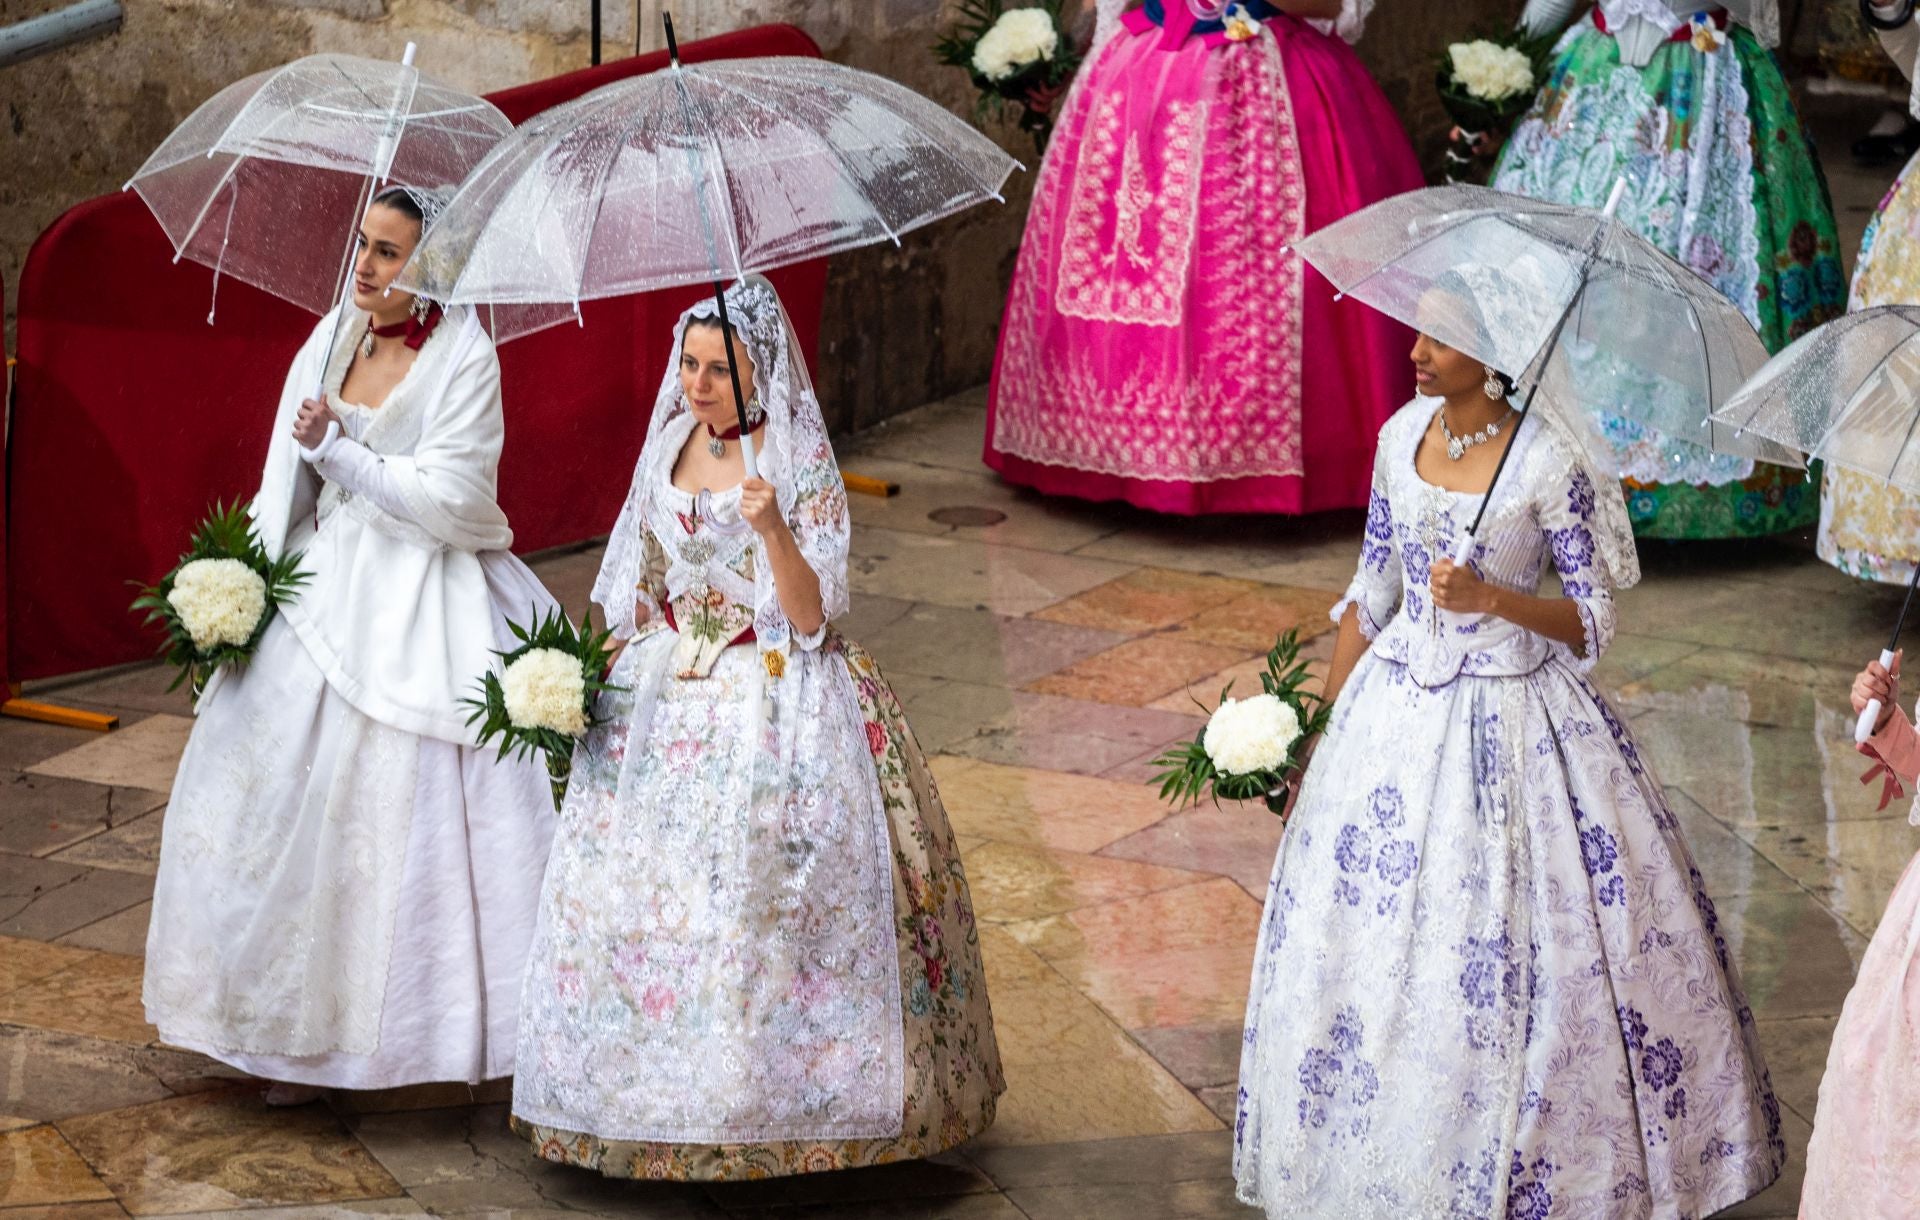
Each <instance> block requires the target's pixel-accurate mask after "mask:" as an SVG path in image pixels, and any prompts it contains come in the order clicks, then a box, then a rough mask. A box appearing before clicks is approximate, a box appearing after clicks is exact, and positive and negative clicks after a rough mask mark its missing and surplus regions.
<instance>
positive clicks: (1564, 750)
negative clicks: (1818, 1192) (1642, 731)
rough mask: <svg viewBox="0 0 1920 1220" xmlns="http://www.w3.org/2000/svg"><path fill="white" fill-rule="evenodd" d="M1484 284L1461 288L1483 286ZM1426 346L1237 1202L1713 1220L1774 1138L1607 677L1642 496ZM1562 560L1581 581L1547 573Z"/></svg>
mask: <svg viewBox="0 0 1920 1220" xmlns="http://www.w3.org/2000/svg"><path fill="white" fill-rule="evenodd" d="M1498 275H1499V273H1496V272H1492V271H1491V270H1489V269H1485V268H1476V269H1473V271H1472V272H1471V273H1470V278H1469V277H1463V279H1466V280H1467V282H1469V283H1473V284H1475V290H1474V291H1473V293H1472V298H1473V299H1477V300H1478V301H1480V302H1485V301H1486V300H1488V299H1490V298H1492V299H1497V297H1496V295H1495V293H1494V292H1493V291H1491V289H1492V288H1494V287H1497V279H1498ZM1480 309H1481V311H1482V312H1481V320H1482V324H1483V325H1485V322H1486V321H1489V320H1491V321H1494V322H1495V323H1496V324H1495V325H1493V326H1488V327H1486V329H1487V330H1488V331H1489V332H1490V333H1493V334H1499V333H1503V330H1504V328H1503V327H1501V326H1499V325H1498V324H1497V321H1498V320H1497V319H1486V316H1485V312H1484V311H1485V307H1484V305H1482V306H1480ZM1525 324H1528V325H1530V324H1531V320H1530V319H1527V320H1525ZM1522 329H1524V326H1523V327H1522ZM1413 360H1414V367H1415V376H1416V381H1417V383H1418V385H1419V388H1420V391H1421V393H1422V395H1424V396H1423V397H1420V398H1416V399H1415V400H1414V401H1413V402H1412V403H1411V404H1410V405H1408V406H1407V407H1405V408H1404V409H1402V410H1401V411H1400V413H1399V414H1397V415H1395V416H1394V417H1393V419H1392V420H1390V421H1389V422H1388V423H1387V425H1386V427H1385V428H1384V429H1382V430H1381V433H1380V445H1379V450H1378V456H1377V458H1376V460H1375V467H1374V476H1373V479H1374V482H1373V502H1372V505H1371V507H1370V509H1369V512H1368V518H1367V524H1366V532H1365V537H1364V538H1363V540H1362V545H1361V556H1360V566H1359V571H1358V573H1357V574H1356V576H1355V578H1354V581H1353V584H1352V586H1351V587H1350V589H1349V590H1348V593H1347V597H1346V599H1345V600H1343V601H1342V602H1341V603H1340V604H1339V605H1338V606H1337V607H1336V608H1335V610H1334V617H1335V619H1336V620H1337V621H1338V622H1339V624H1340V634H1339V638H1338V642H1337V644H1336V646H1335V651H1334V657H1333V662H1332V665H1331V667H1330V672H1329V675H1328V679H1327V689H1328V691H1329V693H1330V694H1331V695H1333V696H1334V697H1335V698H1336V702H1335V704H1334V707H1333V719H1332V723H1331V725H1330V726H1329V728H1328V730H1327V733H1326V736H1325V738H1324V739H1323V741H1322V742H1321V743H1320V746H1319V749H1318V750H1317V752H1316V753H1315V755H1314V757H1313V761H1312V764H1311V766H1310V767H1309V768H1308V770H1307V773H1306V776H1305V778H1304V780H1303V782H1302V784H1301V787H1300V790H1299V800H1298V805H1297V808H1296V810H1295V812H1294V815H1293V817H1292V820H1291V821H1290V823H1289V825H1288V827H1287V833H1286V837H1285V838H1284V840H1283V841H1282V842H1281V844H1280V850H1279V853H1278V856H1277V858H1276V859H1275V861H1274V870H1273V878H1272V881H1271V883H1270V885H1269V888H1268V891H1267V902H1266V912H1265V916H1264V919H1263V923H1262V930H1261V936H1260V941H1259V944H1258V947H1257V957H1256V961H1255V965H1254V976H1253V984H1252V993H1251V996H1250V998H1249V1000H1248V1005H1247V1023H1246V1037H1245V1043H1244V1047H1245V1049H1244V1053H1243V1056H1242V1060H1241V1067H1240V1094H1239V1099H1240V1100H1239V1114H1238V1122H1237V1123H1236V1128H1235V1139H1236V1143H1235V1154H1234V1162H1235V1173H1236V1176H1237V1178H1238V1180H1239V1188H1240V1197H1241V1198H1242V1199H1243V1200H1245V1201H1246V1202H1248V1203H1254V1204H1258V1205H1260V1206H1261V1207H1263V1208H1264V1209H1265V1210H1266V1213H1267V1214H1268V1215H1269V1216H1273V1217H1283V1216H1284V1217H1293V1216H1335V1215H1338V1216H1350V1217H1381V1218H1382V1220H1385V1218H1387V1217H1393V1218H1395V1220H1399V1218H1403V1217H1416V1216H1417V1217H1422V1218H1425V1217H1449V1218H1453V1220H1469V1218H1487V1220H1547V1217H1549V1216H1556V1217H1557V1216H1579V1217H1584V1218H1587V1220H1647V1218H1649V1217H1683V1216H1684V1217H1704V1216H1707V1215H1709V1214H1711V1213H1713V1212H1716V1211H1719V1210H1720V1209H1722V1208H1726V1207H1730V1206H1732V1205H1733V1204H1735V1203H1738V1202H1739V1201H1740V1200H1742V1199H1744V1198H1747V1197H1748V1196H1750V1195H1752V1194H1755V1193H1757V1192H1758V1191H1760V1190H1761V1189H1763V1188H1764V1187H1765V1186H1766V1185H1767V1184H1768V1183H1770V1182H1771V1181H1773V1180H1774V1178H1775V1177H1776V1176H1777V1175H1778V1174H1779V1172H1780V1167H1781V1165H1782V1164H1783V1162H1784V1161H1785V1158H1786V1148H1785V1145H1784V1143H1783V1142H1782V1138H1781V1131H1780V1109H1779V1106H1778V1104H1777V1103H1776V1101H1775V1099H1774V1095H1773V1091H1772V1088H1771V1086H1770V1085H1769V1083H1768V1079H1767V1074H1766V1069H1765V1067H1764V1065H1763V1064H1762V1062H1761V1057H1760V1051H1759V1046H1758V1043H1757V1040H1756V1035H1755V1028H1754V1023H1753V1016H1752V1013H1751V1012H1750V1011H1749V1010H1748V1007H1747V1003H1746V1000H1745V998H1744V996H1743V995H1742V993H1741V989H1740V983H1739V979H1738V975H1737V973H1736V971H1735V969H1734V966H1733V963H1732V962H1731V961H1730V960H1729V957H1728V952H1727V945H1726V941H1725V939H1724V938H1723V937H1722V935H1721V932H1720V930H1719V926H1718V919H1717V917H1716V915H1715V912H1714V907H1713V903H1712V901H1711V900H1710V899H1709V898H1708V897H1707V895H1706V893H1705V891H1704V889H1703V888H1702V883H1701V877H1700V873H1699V872H1698V871H1697V870H1696V869H1695V868H1694V866H1693V862H1692V859H1691V857H1690V855H1689V853H1688V850H1687V846H1686V843H1685V842H1684V840H1683V839H1682V837H1681V834H1680V827H1679V823H1678V821H1677V819H1676V818H1675V817H1674V814H1673V812H1672V810H1671V809H1670V808H1669V807H1668V806H1667V803H1666V799H1665V797H1664V795H1663V792H1662V789H1661V787H1660V783H1659V780H1658V779H1657V778H1656V777H1655V776H1654V775H1653V774H1652V772H1651V770H1650V769H1649V767H1648V766H1647V763H1646V761H1645V760H1644V759H1643V758H1642V757H1641V755H1640V753H1639V750H1638V749H1637V748H1636V746H1635V744H1634V741H1633V737H1632V735H1631V734H1630V733H1629V731H1628V729H1627V727H1626V725H1625V723H1624V722H1623V721H1622V720H1621V718H1620V717H1619V716H1618V715H1617V714H1616V713H1615V712H1614V711H1613V709H1612V708H1610V707H1609V706H1608V704H1607V701H1606V699H1605V697H1604V696H1602V695H1601V694H1600V692H1599V691H1598V690H1597V689H1596V688H1595V687H1594V685H1593V683H1592V682H1591V681H1590V679H1589V677H1588V674H1589V673H1590V671H1591V670H1592V668H1593V666H1594V664H1595V663H1596V662H1597V661H1598V660H1599V658H1600V656H1601V654H1602V653H1603V652H1605V650H1606V647H1607V644H1608V643H1609V641H1611V640H1612V638H1613V634H1614V625H1615V609H1614V601H1613V593H1614V590H1615V589H1617V588H1624V587H1626V586H1628V585H1631V584H1633V583H1634V582H1635V581H1636V580H1637V579H1638V577H1639V563H1638V559H1637V558H1636V556H1635V553H1634V547H1633V536H1632V531H1631V528H1630V526H1629V525H1628V522H1627V514H1626V508H1625V505H1624V503H1623V501H1622V497H1621V495H1620V493H1619V492H1618V491H1617V490H1616V486H1617V485H1616V484H1615V483H1614V482H1613V481H1612V480H1611V479H1607V478H1603V477H1602V475H1601V473H1600V469H1599V468H1598V467H1596V466H1595V464H1594V463H1593V462H1592V460H1591V459H1590V458H1589V456H1588V453H1589V450H1588V448H1587V447H1586V444H1585V441H1584V438H1583V437H1582V436H1581V435H1580V433H1579V432H1578V431H1577V425H1576V424H1570V423H1567V422H1563V421H1562V420H1561V418H1560V417H1559V416H1558V415H1557V414H1556V410H1555V407H1554V406H1553V405H1552V404H1551V403H1543V404H1540V405H1536V406H1534V407H1533V409H1532V410H1531V412H1530V413H1529V416H1528V418H1527V420H1526V422H1525V423H1524V425H1522V426H1520V427H1519V428H1518V429H1517V430H1515V429H1513V428H1510V427H1506V426H1505V425H1506V424H1510V423H1512V422H1513V421H1512V419H1511V418H1510V416H1509V409H1510V408H1509V404H1508V403H1507V402H1506V401H1505V394H1506V391H1507V390H1508V389H1510V388H1511V383H1509V382H1506V381H1505V380H1504V379H1503V378H1501V377H1500V376H1499V374H1498V373H1497V372H1496V371H1495V370H1492V369H1488V368H1485V367H1483V366H1482V365H1481V364H1480V363H1479V362H1478V361H1476V360H1473V359H1471V358H1470V357H1467V356H1466V355H1465V354H1463V353H1461V352H1458V351H1454V350H1452V349H1449V348H1446V347H1444V346H1442V345H1440V344H1439V343H1437V342H1435V341H1434V340H1432V339H1431V338H1428V337H1426V336H1422V337H1421V338H1420V339H1419V341H1418V342H1417V343H1416V345H1415V347H1414V349H1413ZM1496 425H1497V426H1499V431H1498V432H1497V434H1490V433H1489V432H1488V429H1489V428H1492V427H1494V426H1496ZM1456 437H1457V438H1461V439H1460V441H1459V442H1457V446H1458V447H1457V450H1455V449H1450V447H1449V441H1450V440H1452V439H1453V438H1456ZM1594 442H1595V444H1596V445H1597V444H1598V443H1599V438H1597V437H1596V438H1594ZM1503 444H1510V445H1511V446H1512V447H1513V452H1512V454H1511V456H1510V458H1509V460H1508V463H1507V467H1506V470H1505V472H1504V474H1503V475H1502V476H1501V481H1500V484H1499V488H1498V490H1497V491H1496V492H1495V493H1494V499H1493V502H1492V505H1491V508H1490V511H1489V512H1488V514H1487V520H1486V523H1485V524H1484V525H1483V527H1482V529H1481V530H1480V533H1479V535H1478V538H1479V541H1477V542H1476V543H1475V547H1474V551H1473V553H1472V555H1471V556H1470V562H1469V564H1468V566H1466V567H1458V566H1455V565H1454V564H1453V563H1452V562H1451V561H1450V560H1448V559H1446V558H1445V556H1447V555H1450V554H1452V553H1453V549H1454V542H1455V539H1456V538H1458V537H1459V536H1460V534H1461V532H1462V530H1463V528H1464V527H1465V525H1466V524H1467V523H1468V522H1469V521H1471V519H1472V515H1473V513H1474V512H1475V510H1476V509H1477V508H1478V507H1479V503H1480V500H1481V497H1482V496H1483V495H1484V494H1485V493H1486V489H1487V486H1488V484H1489V481H1490V478H1491V476H1492V474H1493V469H1494V466H1495V463H1496V462H1497V461H1498V460H1499V457H1500V453H1499V450H1500V448H1501V445H1503ZM1456 451H1457V454H1458V456H1454V454H1455V452H1456ZM1549 566H1551V567H1552V569H1553V570H1554V571H1555V572H1556V573H1557V575H1558V577H1559V582H1560V588H1561V590H1562V591H1563V593H1564V596H1561V597H1541V596H1539V595H1538V594H1537V592H1536V590H1537V588H1538V586H1539V583H1540V580H1541V577H1542V576H1543V575H1544V574H1545V572H1546V570H1547V568H1548V567H1549Z"/></svg>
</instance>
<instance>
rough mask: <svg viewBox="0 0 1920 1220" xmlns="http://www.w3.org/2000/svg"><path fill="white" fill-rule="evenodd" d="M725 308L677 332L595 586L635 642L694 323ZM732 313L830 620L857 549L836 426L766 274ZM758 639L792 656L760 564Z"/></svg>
mask: <svg viewBox="0 0 1920 1220" xmlns="http://www.w3.org/2000/svg"><path fill="white" fill-rule="evenodd" d="M719 312H720V311H719V307H718V305H717V304H716V303H715V301H714V300H713V298H711V297H708V298H705V299H703V300H702V301H701V302H700V303H699V304H698V305H695V306H694V307H693V308H692V309H689V310H688V311H687V312H685V313H683V314H681V315H680V320H679V321H678V322H677V323H676V324H675V325H674V328H673V350H672V352H671V353H670V355H669V357H668V360H667V369H666V373H665V375H664V376H663V377H662V379H661V382H660V392H659V394H658V395H657V396H656V397H655V399H654V405H653V418H652V419H651V420H650V421H649V422H648V424H647V440H646V444H645V446H644V447H643V448H642V449H641V451H640V460H639V462H638V463H637V464H636V465H635V467H634V472H633V483H632V485H631V486H630V487H629V488H628V489H627V499H626V503H625V505H623V506H622V507H621V509H620V516H619V519H618V520H617V521H616V522H615V523H614V527H613V533H612V535H611V536H610V537H609V538H608V540H607V551H606V556H605V558H604V559H602V561H601V563H600V574H599V576H598V577H597V578H596V579H595V580H594V582H593V600H594V602H595V603H597V604H598V605H599V606H600V608H601V609H602V610H603V611H604V612H605V614H606V619H607V626H608V627H610V628H612V629H613V631H614V633H615V634H616V635H617V636H618V637H620V638H622V639H625V638H627V637H629V636H631V635H632V634H633V632H634V630H635V627H636V623H635V621H634V606H635V601H636V597H635V593H636V590H637V588H638V586H639V584H640V580H641V577H642V575H643V574H644V573H645V570H646V545H645V529H646V522H647V520H648V517H649V514H648V511H647V510H648V508H649V507H650V503H651V498H652V497H653V496H654V495H655V494H656V492H657V491H658V490H659V489H661V488H664V487H666V486H667V485H668V484H669V482H670V481H671V479H672V477H673V467H674V463H675V462H676V461H677V460H678V458H679V456H680V447H681V446H680V443H679V442H681V441H683V439H684V438H683V432H684V429H682V428H675V427H673V426H672V425H673V424H674V423H675V421H677V420H679V419H680V418H681V417H683V416H685V415H686V414H687V411H688V407H687V401H686V398H685V396H684V395H683V394H682V393H681V390H680V350H681V346H682V344H683V343H684V342H685V339H686V333H687V326H688V324H689V323H691V322H693V321H694V320H695V319H715V320H717V319H718V317H719ZM727 312H728V314H729V316H730V317H731V319H732V321H733V325H734V330H735V336H736V342H738V343H741V344H744V345H745V348H746V352H747V355H748V356H749V357H750V358H751V359H752V361H753V368H754V386H755V393H756V395H757V396H758V398H759V400H760V407H761V409H762V410H763V411H765V412H766V426H765V427H764V428H762V429H761V432H760V438H759V440H760V448H759V450H758V452H757V454H756V456H757V458H758V460H759V466H760V477H761V478H763V479H765V480H766V481H767V482H769V483H771V484H773V486H774V488H775V492H776V495H777V497H778V499H779V503H780V510H781V514H782V515H783V516H784V517H785V518H786V520H787V523H788V525H789V526H790V527H792V529H793V531H794V537H795V539H796V540H797V541H798V543H799V545H800V550H801V553H802V554H803V555H805V556H806V559H807V562H808V564H809V565H810V566H811V567H812V568H813V570H814V574H815V575H816V576H817V577H818V578H819V580H820V600H821V604H822V606H823V607H824V609H825V611H826V617H827V618H828V619H833V618H835V617H837V616H839V615H842V614H845V613H846V611H847V546H848V540H849V532H850V528H849V523H848V518H847V500H846V489H845V487H844V485H843V484H842V483H841V481H840V469H839V466H838V465H837V464H836V463H835V461H834V458H833V447H832V445H831V444H829V442H828V440H827V424H826V420H825V418H824V417H823V416H822V415H821V413H820V400H819V399H818V398H817V397H816V396H815V395H814V390H813V379H812V377H811V376H809V375H808V372H807V366H806V360H805V359H804V357H802V356H801V354H800V346H799V340H798V339H797V337H796V336H795V334H794V330H793V321H792V319H791V318H789V317H788V316H787V311H786V307H785V306H784V305H782V304H781V302H780V295H779V293H777V292H776V291H774V287H773V285H772V284H771V283H769V282H768V281H767V280H766V279H765V278H764V277H762V276H758V275H753V276H748V277H747V278H746V279H744V280H741V281H740V282H739V283H737V284H735V285H734V286H733V287H731V288H729V289H727ZM754 632H755V634H756V635H757V636H758V637H759V641H760V648H761V650H762V651H776V650H784V649H785V648H786V647H787V646H788V645H789V643H791V642H792V640H793V628H792V625H791V624H790V623H788V621H787V616H786V613H785V611H783V610H782V609H781V607H780V598H779V596H778V594H777V592H776V591H775V589H774V583H773V572H772V569H771V567H770V565H768V564H766V563H764V562H762V563H759V564H756V565H755V576H754Z"/></svg>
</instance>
